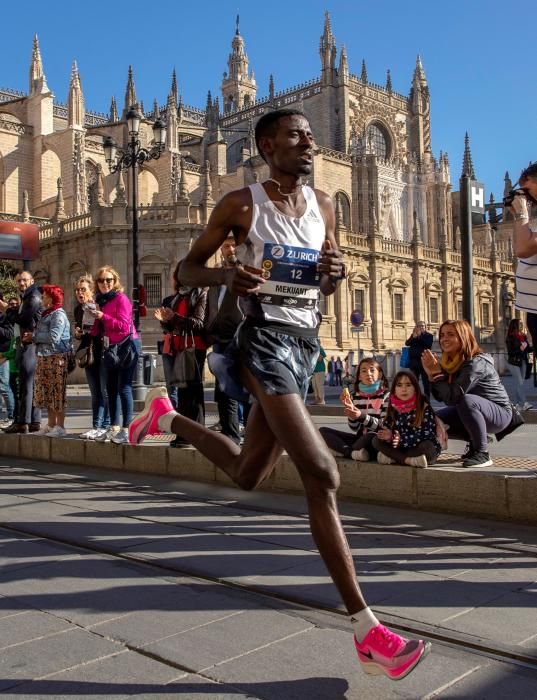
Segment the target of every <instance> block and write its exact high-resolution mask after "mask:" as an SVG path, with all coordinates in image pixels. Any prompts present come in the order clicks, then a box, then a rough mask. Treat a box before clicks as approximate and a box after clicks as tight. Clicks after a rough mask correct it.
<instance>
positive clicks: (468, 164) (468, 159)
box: [462, 132, 475, 180]
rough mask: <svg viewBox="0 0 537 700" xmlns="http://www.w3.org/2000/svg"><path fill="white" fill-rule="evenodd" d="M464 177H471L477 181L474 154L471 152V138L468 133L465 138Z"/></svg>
mask: <svg viewBox="0 0 537 700" xmlns="http://www.w3.org/2000/svg"><path fill="white" fill-rule="evenodd" d="M462 175H469V176H470V177H471V178H472V180H475V171H474V164H473V163H472V153H471V151H470V137H469V136H468V132H466V134H465V136H464V156H463V161H462Z"/></svg>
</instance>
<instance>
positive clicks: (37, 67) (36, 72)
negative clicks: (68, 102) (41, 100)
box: [30, 34, 48, 95]
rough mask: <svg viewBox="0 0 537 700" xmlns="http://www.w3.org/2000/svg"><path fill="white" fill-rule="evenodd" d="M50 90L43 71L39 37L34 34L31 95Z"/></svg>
mask: <svg viewBox="0 0 537 700" xmlns="http://www.w3.org/2000/svg"><path fill="white" fill-rule="evenodd" d="M45 92H48V86H47V79H46V78H45V73H44V71H43V61H42V59H41V51H40V49H39V39H38V38H37V34H34V39H33V44H32V60H31V63H30V95H35V94H38V93H41V94H42V93H45Z"/></svg>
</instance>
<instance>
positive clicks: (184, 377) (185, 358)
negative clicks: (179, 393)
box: [170, 333, 201, 389]
mask: <svg viewBox="0 0 537 700" xmlns="http://www.w3.org/2000/svg"><path fill="white" fill-rule="evenodd" d="M191 336H192V345H190V346H189V345H188V335H187V334H186V333H185V334H184V339H185V348H184V350H178V352H177V354H176V356H175V359H174V361H173V368H172V374H171V377H170V384H172V385H173V386H176V387H178V388H179V389H184V388H185V387H187V386H188V384H189V382H195V381H199V380H201V377H200V371H199V367H198V362H197V360H196V347H195V344H194V334H193V333H191Z"/></svg>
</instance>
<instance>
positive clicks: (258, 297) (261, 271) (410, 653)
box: [130, 109, 430, 680]
mask: <svg viewBox="0 0 537 700" xmlns="http://www.w3.org/2000/svg"><path fill="white" fill-rule="evenodd" d="M255 138H256V144H257V148H258V150H259V153H260V154H261V156H262V157H263V159H264V160H265V161H266V162H267V164H268V165H269V168H270V177H269V179H268V180H267V181H266V182H264V183H262V184H261V183H256V184H254V185H250V186H249V187H245V188H244V189H241V190H237V191H234V192H230V193H229V194H227V195H225V196H224V197H223V198H222V199H221V200H220V201H219V203H218V204H217V206H216V207H215V208H214V210H213V213H212V215H211V218H210V220H209V223H208V224H207V228H206V229H205V231H204V232H203V234H202V235H201V236H200V237H199V238H198V239H197V240H196V241H195V243H194V244H193V246H192V248H191V250H190V252H189V253H188V255H187V256H186V258H185V259H184V261H183V265H182V267H181V280H182V281H183V282H184V283H185V284H189V285H193V286H201V287H205V286H213V285H223V284H225V285H226V286H227V287H228V289H230V290H231V291H232V292H233V293H234V294H236V295H237V296H239V297H240V298H241V303H242V306H243V309H244V312H245V315H246V318H245V321H244V322H243V323H242V325H241V326H240V327H239V329H238V331H237V334H236V336H235V339H234V350H235V358H236V362H235V370H236V376H237V377H238V379H239V381H240V383H241V384H242V386H243V387H245V388H246V389H247V391H248V392H249V393H250V394H251V395H253V396H254V397H255V403H254V404H253V406H252V409H251V411H250V416H249V418H248V424H247V428H246V435H245V440H244V445H243V447H242V449H241V448H240V447H239V446H238V445H236V444H235V443H234V442H232V441H231V440H229V439H228V438H226V437H225V436H223V435H220V434H218V433H215V432H213V431H211V430H208V429H206V428H205V427H203V426H200V425H199V424H198V423H195V422H193V421H191V420H189V419H188V418H185V417H184V416H181V415H179V414H178V413H176V412H175V411H174V409H173V406H172V404H171V403H170V401H169V399H168V398H167V394H166V390H165V389H164V388H163V387H159V388H156V389H152V390H151V391H150V392H149V393H148V395H147V398H146V403H145V408H144V410H143V411H142V413H141V414H140V415H139V416H138V417H137V418H136V419H135V420H134V421H133V422H132V423H131V427H130V441H131V443H133V444H138V443H140V442H142V440H143V439H144V437H145V436H146V435H152V434H155V433H160V432H167V433H175V434H176V435H179V436H181V437H182V438H184V439H185V440H188V442H190V443H192V445H194V446H195V447H196V448H197V449H198V450H199V451H200V452H201V453H202V454H204V455H205V456H206V457H207V458H208V459H209V460H211V461H212V462H213V463H214V464H215V465H216V466H217V467H219V468H220V469H222V470H223V471H224V472H225V473H226V474H228V476H230V477H231V479H232V480H233V481H234V482H235V483H236V484H237V485H238V486H240V487H241V488H243V489H253V488H255V487H256V486H258V485H259V484H260V483H261V482H262V481H263V480H264V479H266V478H267V477H268V476H269V475H270V474H271V472H272V470H273V469H274V465H275V463H276V461H277V459H278V458H279V457H280V455H281V454H282V452H283V450H286V452H287V454H288V455H289V457H290V458H291V459H292V461H293V462H294V464H295V465H296V468H297V469H298V471H299V474H300V477H301V479H302V482H303V484H304V489H305V493H306V498H307V502H308V510H309V519H310V528H311V532H312V535H313V538H314V540H315V543H316V545H317V547H318V549H319V553H320V555H321V557H322V558H323V561H324V563H325V565H326V567H327V569H328V571H329V572H330V575H331V577H332V580H333V581H334V584H335V585H336V587H337V589H338V591H339V593H340V595H341V597H342V599H343V602H344V604H345V607H346V608H347V611H348V613H349V615H350V622H351V625H352V628H353V631H354V637H355V640H354V641H355V646H356V649H357V652H358V658H359V660H360V663H361V665H362V668H363V669H364V671H366V672H367V673H372V674H380V673H384V674H386V675H387V676H388V677H389V678H392V679H394V680H398V679H400V678H403V677H404V676H406V675H407V674H408V673H410V671H412V669H413V668H414V667H415V666H416V664H417V663H418V662H419V661H420V660H421V659H422V658H423V657H424V656H425V654H426V653H427V652H428V651H429V648H430V645H429V643H425V642H424V641H422V640H408V639H405V638H404V637H400V636H399V635H397V634H395V633H394V632H392V631H390V630H389V629H387V628H386V627H384V625H381V624H380V623H379V621H378V620H377V618H376V617H375V615H374V614H373V612H372V611H371V610H370V609H369V608H368V607H367V603H366V602H365V600H364V598H363V595H362V593H361V590H360V587H359V585H358V581H357V578H356V572H355V569H354V563H353V559H352V555H351V552H350V549H349V545H348V542H347V539H346V536H345V534H344V532H343V527H342V525H341V521H340V518H339V513H338V507H337V503H336V492H337V489H338V486H339V473H338V469H337V465H336V462H335V460H334V457H333V456H332V454H331V453H330V452H329V450H328V448H327V446H326V444H325V442H324V440H323V439H322V437H321V435H320V433H319V431H318V430H317V428H316V426H315V425H314V423H313V421H312V420H311V418H310V415H309V413H308V411H307V409H306V407H305V405H304V399H305V397H306V392H307V388H308V383H309V379H310V377H311V374H312V372H313V369H314V367H315V363H316V360H317V356H318V354H319V340H318V337H317V335H318V328H319V324H320V313H319V309H318V301H319V291H320V292H321V293H322V294H325V295H328V294H333V293H334V292H335V290H336V288H337V286H338V284H339V283H340V281H341V279H342V278H343V276H344V267H343V263H342V255H341V253H340V251H339V250H338V249H337V246H336V242H335V237H334V231H335V215H334V209H333V205H332V202H331V199H330V197H329V196H328V195H327V194H325V193H324V192H321V191H319V190H313V189H311V188H310V187H308V186H306V185H304V184H302V177H303V176H308V175H310V174H311V171H312V166H313V144H314V140H313V134H312V132H311V128H310V125H309V123H308V120H307V119H306V117H305V115H304V114H303V113H302V112H299V111H297V110H289V109H283V110H278V111H275V112H270V113H268V114H265V115H263V116H262V117H261V119H260V120H259V122H258V123H257V126H256V130H255ZM230 231H232V232H233V235H234V236H235V240H236V243H237V248H236V256H237V259H238V260H239V261H240V264H238V265H237V266H235V267H234V268H231V269H226V268H208V267H206V266H205V265H206V263H207V261H208V260H209V259H210V258H211V257H212V256H213V255H214V254H215V253H216V251H217V250H218V249H219V248H220V246H221V245H222V244H223V242H224V241H225V239H226V237H227V236H228V234H229V232H230Z"/></svg>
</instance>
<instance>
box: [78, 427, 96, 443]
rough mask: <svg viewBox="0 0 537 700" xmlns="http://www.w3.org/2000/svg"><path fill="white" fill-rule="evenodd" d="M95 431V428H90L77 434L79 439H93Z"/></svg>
mask: <svg viewBox="0 0 537 700" xmlns="http://www.w3.org/2000/svg"><path fill="white" fill-rule="evenodd" d="M96 432H97V428H91V429H90V430H86V432H85V433H80V435H79V436H78V437H79V438H80V439H81V440H95V434H96Z"/></svg>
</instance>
